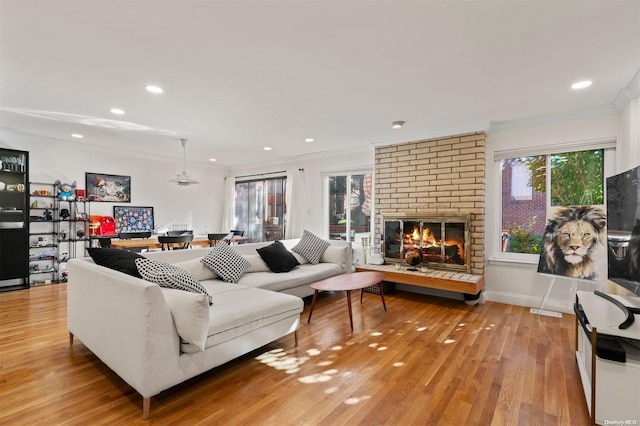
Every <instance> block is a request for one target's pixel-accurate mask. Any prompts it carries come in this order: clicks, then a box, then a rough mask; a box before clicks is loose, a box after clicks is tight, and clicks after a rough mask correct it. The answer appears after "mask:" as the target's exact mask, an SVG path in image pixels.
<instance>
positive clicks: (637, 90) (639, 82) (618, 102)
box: [613, 70, 640, 112]
mask: <svg viewBox="0 0 640 426" xmlns="http://www.w3.org/2000/svg"><path fill="white" fill-rule="evenodd" d="M638 96H640V70H638V72H637V73H636V75H635V77H633V80H631V83H629V85H628V86H627V87H625V88H624V89H622V90H621V91H620V92H619V93H618V96H616V99H615V101H613V104H614V105H615V107H616V110H618V112H621V111H622V110H623V109H625V108H626V107H627V104H628V103H629V102H630V101H631V100H632V99H635V98H637V97H638Z"/></svg>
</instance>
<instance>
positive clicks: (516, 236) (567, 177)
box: [500, 149, 605, 254]
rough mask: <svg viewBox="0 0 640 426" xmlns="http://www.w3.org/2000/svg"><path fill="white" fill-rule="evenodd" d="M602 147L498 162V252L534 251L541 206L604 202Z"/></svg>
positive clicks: (539, 230) (540, 231)
mask: <svg viewBox="0 0 640 426" xmlns="http://www.w3.org/2000/svg"><path fill="white" fill-rule="evenodd" d="M604 151H605V150H604V149H594V150H585V151H573V152H563V153H558V154H549V155H537V156H528V157H516V158H507V159H503V160H501V163H500V170H501V175H502V229H501V233H502V251H503V252H511V253H530V254H539V253H540V247H541V243H542V235H543V233H544V228H545V225H546V211H547V206H573V205H597V204H604Z"/></svg>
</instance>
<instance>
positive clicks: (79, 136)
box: [71, 133, 84, 139]
mask: <svg viewBox="0 0 640 426" xmlns="http://www.w3.org/2000/svg"><path fill="white" fill-rule="evenodd" d="M71 137H72V138H76V139H82V138H84V136H82V135H81V134H80V133H72V134H71Z"/></svg>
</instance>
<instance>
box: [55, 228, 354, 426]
mask: <svg viewBox="0 0 640 426" xmlns="http://www.w3.org/2000/svg"><path fill="white" fill-rule="evenodd" d="M298 241H299V240H283V241H282V242H283V243H284V245H285V246H286V247H287V248H288V249H290V248H292V247H293V246H294V245H295V244H296V243H297V242H298ZM329 243H330V245H329V247H328V248H327V249H326V251H325V252H324V253H323V255H322V257H321V258H320V261H319V262H318V263H317V264H311V263H308V262H305V260H304V259H303V258H301V257H300V256H298V255H296V258H298V259H299V260H301V261H300V263H301V265H300V266H297V267H295V268H294V269H293V270H291V271H290V272H286V273H274V272H269V269H268V267H266V268H265V266H266V265H265V264H264V262H262V260H261V259H260V256H259V255H257V252H256V249H259V248H263V247H266V246H268V245H270V244H271V243H268V242H267V243H249V244H242V245H236V246H231V248H232V249H233V250H234V251H235V252H236V253H239V254H240V255H242V257H243V258H244V259H246V260H248V262H249V264H250V267H249V269H248V270H247V271H246V272H245V273H244V274H243V275H242V276H241V277H240V279H239V280H238V282H237V283H229V282H225V281H222V280H221V279H220V278H217V277H216V276H215V274H213V275H210V276H207V274H206V270H205V269H204V268H203V266H202V264H201V262H200V259H201V258H203V256H205V255H206V254H207V253H208V252H209V249H188V250H174V251H165V252H149V253H143V255H144V257H145V258H147V259H150V260H156V261H161V262H165V263H169V264H172V265H176V266H179V267H181V268H184V269H185V270H187V271H189V272H190V273H192V274H193V276H194V277H196V278H197V279H198V282H199V283H200V284H202V286H203V287H204V288H205V289H206V290H207V292H208V293H209V295H210V296H211V300H212V304H211V305H209V302H208V300H207V298H206V297H205V294H196V293H190V292H187V291H182V290H175V289H170V288H162V287H160V286H159V285H158V284H154V283H152V282H149V281H146V280H144V279H141V278H137V277H135V276H132V275H128V274H126V273H123V272H120V271H118V270H114V269H110V268H107V267H104V266H100V265H97V264H96V263H95V262H94V261H93V260H92V258H90V257H86V258H80V259H72V260H71V261H70V262H69V280H68V296H67V297H68V304H67V310H68V319H67V320H68V329H69V333H70V343H71V345H73V343H74V336H75V337H77V338H79V339H80V340H81V341H82V343H83V344H84V345H85V346H86V347H87V348H88V349H90V350H91V351H92V352H93V353H94V354H95V355H96V356H97V357H98V358H99V359H100V360H101V361H102V362H104V363H105V364H106V365H107V366H108V367H109V368H111V369H112V370H113V371H114V372H115V373H116V374H118V375H119V376H120V377H121V378H122V379H123V380H125V381H126V382H127V383H128V384H129V385H130V386H131V387H133V388H134V389H135V390H136V391H137V392H139V393H140V394H141V395H142V397H143V417H144V418H145V419H147V418H148V417H149V411H150V399H151V397H152V396H154V395H157V394H159V393H160V392H161V391H163V390H166V389H168V388H170V387H172V386H174V385H177V384H179V383H181V382H183V381H185V380H187V379H189V378H191V377H194V376H197V375H198V374H201V373H203V372H205V371H208V370H210V369H211V368H214V367H217V366H219V365H221V364H224V363H226V362H228V361H230V360H232V359H234V358H237V357H238V356H241V355H243V354H246V353H248V352H250V351H252V350H255V349H257V348H260V347H261V346H264V345H266V344H268V343H270V342H272V341H274V340H276V339H279V338H281V337H283V336H285V335H287V334H290V333H292V332H293V333H296V330H297V329H298V327H299V324H300V313H301V312H302V310H303V308H304V302H303V300H302V299H301V297H306V296H309V295H311V294H313V289H311V288H310V284H312V283H313V282H316V281H318V280H321V279H324V278H328V277H330V276H335V275H338V274H342V273H349V272H351V244H350V243H349V242H344V241H330V242H329ZM96 250H108V249H96ZM260 262H262V263H260ZM198 268H200V269H198ZM203 271H205V272H203ZM194 335H195V336H198V337H196V338H195V339H194V337H193V336H194ZM185 336H188V337H187V338H186V339H185ZM295 337H296V343H297V334H296V335H295ZM195 340H197V341H195Z"/></svg>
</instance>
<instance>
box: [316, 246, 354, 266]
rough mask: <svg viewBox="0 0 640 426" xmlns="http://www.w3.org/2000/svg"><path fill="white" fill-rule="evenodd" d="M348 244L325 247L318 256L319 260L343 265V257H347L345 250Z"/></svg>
mask: <svg viewBox="0 0 640 426" xmlns="http://www.w3.org/2000/svg"><path fill="white" fill-rule="evenodd" d="M348 249H349V246H344V247H327V249H326V250H325V251H324V253H323V254H322V257H321V258H320V262H322V263H337V264H338V265H343V264H344V262H345V259H346V258H347V250H348Z"/></svg>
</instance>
